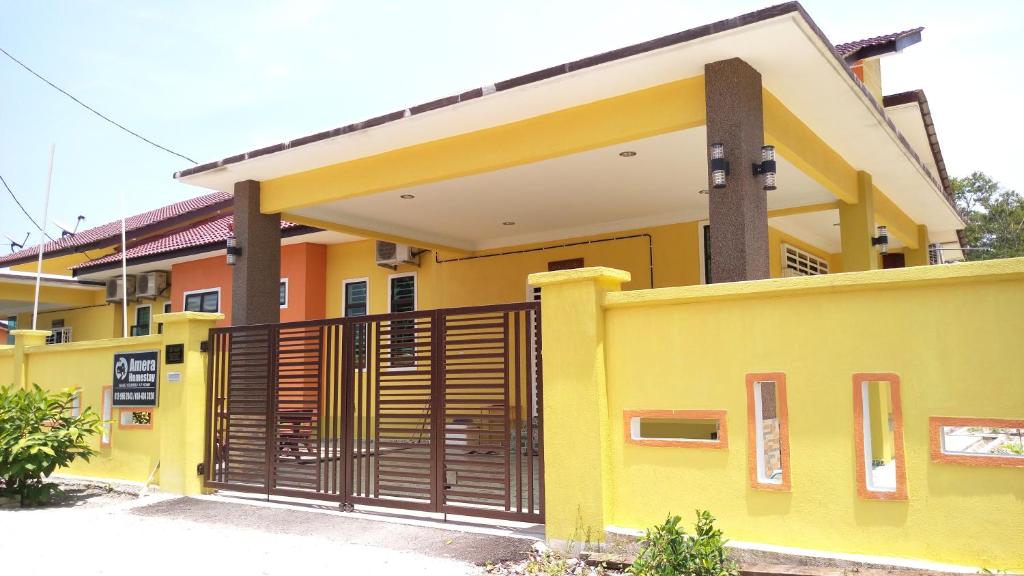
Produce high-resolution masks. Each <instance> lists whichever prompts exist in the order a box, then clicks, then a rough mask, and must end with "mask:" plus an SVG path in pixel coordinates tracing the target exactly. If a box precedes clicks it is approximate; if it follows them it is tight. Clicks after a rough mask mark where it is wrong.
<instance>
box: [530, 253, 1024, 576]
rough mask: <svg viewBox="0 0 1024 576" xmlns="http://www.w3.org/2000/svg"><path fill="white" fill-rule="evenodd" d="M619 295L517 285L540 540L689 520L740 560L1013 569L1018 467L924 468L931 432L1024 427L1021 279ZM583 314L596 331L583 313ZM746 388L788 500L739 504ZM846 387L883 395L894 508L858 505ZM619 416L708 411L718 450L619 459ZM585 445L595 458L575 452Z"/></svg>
mask: <svg viewBox="0 0 1024 576" xmlns="http://www.w3.org/2000/svg"><path fill="white" fill-rule="evenodd" d="M627 279H628V278H624V277H623V275H622V273H621V272H619V271H614V270H607V269H583V270H572V271H563V272H550V273H542V274H535V275H533V276H531V282H533V283H534V284H536V285H542V286H544V299H543V301H542V306H543V318H544V326H543V330H544V334H543V336H544V348H545V349H544V377H545V381H544V386H545V392H546V395H545V398H544V403H545V404H544V406H545V416H546V418H545V430H544V431H545V450H546V453H545V461H546V462H547V463H549V464H548V468H547V470H546V482H547V484H546V493H547V496H548V499H547V532H548V537H549V538H551V539H553V540H565V539H568V538H570V537H572V535H573V532H574V531H575V530H577V526H578V525H579V522H582V525H583V526H584V527H590V528H592V529H596V530H598V531H600V530H601V529H605V528H607V527H609V526H617V527H622V528H628V529H642V528H645V527H647V526H650V525H653V524H655V523H657V522H659V521H661V520H663V519H664V518H665V515H666V514H668V513H669V512H671V513H678V514H682V515H684V516H689V515H692V510H694V509H695V508H704V509H709V510H711V511H712V513H713V514H714V515H715V516H717V517H718V518H719V523H720V526H721V527H722V528H723V529H724V530H725V532H726V534H727V535H728V536H729V537H730V538H732V539H735V540H737V541H745V542H756V543H761V544H770V545H779V546H787V547H794V548H802V549H808V550H817V551H824V552H834V553H835V552H838V553H854V554H867V555H876V556H890V557H901V558H906V559H917V560H929V561H933V562H943V563H949V564H959V565H964V566H973V567H987V568H990V569H1004V570H1020V569H1024V545H1022V544H1021V542H1020V539H1019V538H1018V537H1017V535H1019V534H1021V533H1024V467H1010V466H996V465H991V466H990V465H984V464H983V465H966V464H954V463H946V462H933V461H932V458H931V454H930V440H931V439H930V436H929V435H930V432H929V418H930V417H933V416H952V417H974V418H1007V419H1017V420H1020V419H1022V418H1024V392H1022V388H1021V384H1020V383H1021V379H1020V375H1021V374H1022V373H1024V355H1022V354H1020V346H1021V343H1022V338H1024V336H1022V335H1024V259H1013V260H999V261H991V262H978V263H968V264H957V265H948V266H926V267H918V268H905V269H897V270H875V271H869V272H858V273H848V274H835V275H828V276H815V277H804V278H789V279H777V280H764V281H758V282H740V283H733V284H718V285H710V286H688V287H680V288H662V289H655V290H638V291H632V292H618V291H617V286H618V285H619V284H620V283H621V282H623V281H625V280H627ZM581 294H598V295H600V296H601V298H600V299H601V304H600V312H599V313H593V314H586V313H583V312H581V308H580V305H581V302H583V301H593V298H592V297H581ZM581 298H582V299H581ZM587 309H589V308H587ZM572 334H579V335H581V336H578V337H572V336H570V335H572ZM752 373H782V374H784V376H785V380H786V386H787V388H788V391H787V395H788V402H787V407H788V423H789V444H790V463H791V488H790V489H789V490H788V491H786V490H760V489H756V488H753V487H752V486H751V484H750V480H749V470H748V466H749V464H748V445H747V444H748V441H747V431H748V430H747V429H748V423H747V410H748V406H747V396H746V387H745V379H746V376H747V375H748V374H752ZM856 373H886V374H895V375H896V376H897V377H898V378H899V382H900V387H901V397H902V398H901V404H902V428H903V439H904V444H905V450H904V452H905V469H906V478H907V480H906V487H907V498H906V499H905V500H892V499H890V500H888V501H886V500H875V499H867V498H864V497H862V496H861V495H859V494H858V477H857V472H856V459H857V456H856V442H855V434H854V430H855V426H854V397H853V387H852V382H853V375H854V374H856ZM563 404H570V405H571V406H572V410H571V411H566V410H565V409H564V408H565V406H564V405H563ZM560 410H561V412H560ZM632 410H707V411H713V410H724V411H725V412H726V422H727V426H728V437H729V441H728V447H727V448H725V449H715V450H709V449H703V448H690V447H676V446H673V447H663V446H645V445H637V444H627V443H626V442H625V440H624V434H625V433H626V430H625V429H624V426H625V424H624V422H623V414H624V412H626V411H632ZM563 412H564V413H563ZM570 412H571V413H570ZM554 414H559V416H558V417H555V415H554ZM581 428H582V429H584V430H586V431H587V434H588V435H589V438H588V439H587V441H586V442H587V443H586V445H587V446H592V447H596V446H604V448H603V449H601V450H596V449H595V450H582V449H581V448H580V446H581V445H580V444H579V443H578V440H573V439H574V438H575V435H578V433H579V430H580V429H581ZM570 472H571V473H570ZM555 497H557V499H556V498H555Z"/></svg>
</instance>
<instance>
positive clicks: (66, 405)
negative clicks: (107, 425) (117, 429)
mask: <svg viewBox="0 0 1024 576" xmlns="http://www.w3.org/2000/svg"><path fill="white" fill-rule="evenodd" d="M75 394H76V392H75V391H74V390H71V389H68V390H61V391H55V392H48V391H46V390H43V389H42V388H40V387H39V386H38V385H35V384H34V385H33V386H32V388H29V389H14V388H12V387H10V386H6V387H3V388H0V496H6V497H15V498H19V499H20V503H21V505H22V506H28V505H33V504H40V503H43V502H46V501H48V500H49V499H50V498H51V497H52V496H53V494H54V493H56V492H58V491H59V490H58V489H57V485H56V484H53V483H52V482H46V481H45V479H46V478H47V477H48V476H49V475H50V474H52V473H53V472H54V470H56V469H57V468H60V467H63V466H67V465H69V464H71V463H72V462H73V461H75V460H76V459H78V458H81V459H83V460H85V461H86V462H88V461H89V457H90V456H92V455H93V454H95V453H96V451H95V449H94V448H93V447H92V445H91V443H90V441H89V439H90V437H92V436H93V435H95V434H98V433H99V432H100V430H101V428H102V426H101V422H100V417H99V415H98V414H96V413H95V412H93V411H92V410H91V409H89V408H85V409H83V410H82V411H81V414H80V415H78V416H72V415H71V406H72V404H73V402H74V398H75Z"/></svg>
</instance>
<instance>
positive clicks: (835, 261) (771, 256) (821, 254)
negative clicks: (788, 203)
mask: <svg viewBox="0 0 1024 576" xmlns="http://www.w3.org/2000/svg"><path fill="white" fill-rule="evenodd" d="M783 244H789V245H791V246H794V247H796V248H799V249H801V250H803V251H804V252H807V253H809V254H812V255H814V256H816V257H818V258H821V259H822V260H825V261H826V262H828V270H829V273H830V274H835V273H836V272H842V271H843V270H842V259H841V258H840V257H839V255H838V254H829V253H828V252H826V251H824V250H822V249H821V248H818V247H817V246H814V245H812V244H808V243H807V242H804V241H803V240H801V239H799V238H797V237H796V236H791V235H789V234H786V233H785V232H782V231H781V230H776V229H775V228H771V227H769V228H768V269H769V270H770V271H771V277H772V278H782V277H783V276H784V274H783V270H784V267H783V260H782V245H783Z"/></svg>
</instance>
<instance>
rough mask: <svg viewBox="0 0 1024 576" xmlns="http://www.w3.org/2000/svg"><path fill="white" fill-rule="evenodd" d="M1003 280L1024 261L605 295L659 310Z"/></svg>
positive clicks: (1022, 276) (608, 304)
mask: <svg viewBox="0 0 1024 576" xmlns="http://www.w3.org/2000/svg"><path fill="white" fill-rule="evenodd" d="M1004 280H1024V258H1007V259H1001V260H985V261H981V262H962V263H957V264H942V265H935V266H915V267H912V268H893V269H889V270H868V271H865V272H845V273H840V274H822V275H820V276H801V277H797V278H773V279H771V280H754V281H747V282H727V283H723V284H704V285H695V286H677V287H672V288H655V289H653V290H631V291H628V292H614V293H609V294H607V295H606V296H605V298H604V306H605V308H626V307H631V306H659V305H668V304H688V303H696V302H707V301H711V300H732V299H741V298H768V297H779V296H807V295H810V294H816V293H821V292H837V291H844V292H849V291H855V290H881V289H899V288H912V287H917V286H922V285H941V284H956V283H962V282H995V281H1004Z"/></svg>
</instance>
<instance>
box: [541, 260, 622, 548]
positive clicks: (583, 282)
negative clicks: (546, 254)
mask: <svg viewBox="0 0 1024 576" xmlns="http://www.w3.org/2000/svg"><path fill="white" fill-rule="evenodd" d="M629 280H630V275H629V273H628V272H623V271H621V270H612V269H608V268H582V269H577V270H563V271H560V272H546V273H542V274H534V275H531V276H530V284H531V285H533V286H539V287H540V288H541V289H542V290H543V291H544V299H543V300H542V301H541V318H542V319H543V320H542V323H541V324H542V326H541V330H542V332H541V333H542V336H541V337H542V339H543V341H544V343H545V350H546V349H547V346H548V343H549V342H558V343H562V345H556V346H555V349H556V350H557V352H558V354H557V356H556V357H555V359H554V361H553V362H549V361H548V358H547V352H545V358H544V360H545V361H544V381H545V382H555V383H556V385H555V386H547V385H545V386H544V396H543V398H542V400H543V402H544V450H545V457H544V490H545V496H544V498H545V502H546V505H545V512H544V521H545V523H546V524H547V526H549V527H557V528H549V529H548V531H547V533H548V537H549V538H552V537H553V538H555V539H558V540H569V539H574V540H576V541H577V542H578V541H580V539H579V538H578V537H576V538H574V536H580V535H579V534H573V533H572V532H571V530H575V529H576V528H577V526H578V525H582V526H583V527H584V528H586V527H591V528H593V531H592V532H591V533H592V534H593V535H594V536H596V537H597V538H602V537H603V533H604V528H605V526H606V525H607V524H609V522H608V520H609V519H610V517H611V515H612V514H613V509H612V506H611V504H612V500H611V499H610V498H609V497H608V495H609V494H610V493H611V492H612V491H613V490H614V487H613V486H611V484H610V483H611V480H612V471H611V461H610V459H609V457H610V455H611V454H610V445H611V443H612V442H611V439H612V438H613V437H614V436H613V435H612V434H613V433H612V432H611V430H610V424H609V419H608V404H607V391H608V387H607V385H606V381H605V357H604V350H605V342H604V337H605V330H604V311H603V310H602V303H603V301H604V295H605V293H607V292H609V291H617V290H619V288H620V286H621V285H622V284H623V283H625V282H628V281H629ZM549 302H551V304H550V305H549ZM568 453H572V457H570V458H563V457H562V456H563V455H565V454H568ZM552 455H554V456H553V457H552Z"/></svg>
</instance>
